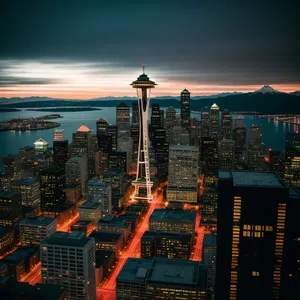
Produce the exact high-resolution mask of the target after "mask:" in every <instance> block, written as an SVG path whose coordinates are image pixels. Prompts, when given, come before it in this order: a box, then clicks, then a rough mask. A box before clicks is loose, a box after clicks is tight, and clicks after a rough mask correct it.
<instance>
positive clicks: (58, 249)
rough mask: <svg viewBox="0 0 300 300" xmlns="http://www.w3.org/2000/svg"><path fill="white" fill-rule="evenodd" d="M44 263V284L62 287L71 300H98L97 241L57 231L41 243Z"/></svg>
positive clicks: (80, 234)
mask: <svg viewBox="0 0 300 300" xmlns="http://www.w3.org/2000/svg"><path fill="white" fill-rule="evenodd" d="M41 263H42V281H43V283H51V284H57V285H62V286H63V287H64V288H65V289H66V291H67V292H68V294H69V296H68V297H69V298H68V299H76V300H92V299H93V300H94V299H96V276H95V264H96V258H95V242H94V239H92V238H89V237H86V236H85V234H84V233H83V232H78V231H74V232H72V233H67V232H60V231H57V232H55V233H54V234H52V235H50V236H48V237H47V238H46V239H45V240H43V241H42V242H41Z"/></svg>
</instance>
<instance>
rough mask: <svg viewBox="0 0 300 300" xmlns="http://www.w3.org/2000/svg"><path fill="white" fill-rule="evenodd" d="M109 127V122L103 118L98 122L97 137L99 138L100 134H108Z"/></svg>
mask: <svg viewBox="0 0 300 300" xmlns="http://www.w3.org/2000/svg"><path fill="white" fill-rule="evenodd" d="M107 126H108V123H107V121H106V120H104V119H103V118H100V119H99V120H98V121H97V122H96V127H97V136H98V135H99V134H107Z"/></svg>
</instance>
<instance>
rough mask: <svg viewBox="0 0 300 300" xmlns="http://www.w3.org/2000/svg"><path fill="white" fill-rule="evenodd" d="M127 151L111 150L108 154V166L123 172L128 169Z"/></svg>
mask: <svg viewBox="0 0 300 300" xmlns="http://www.w3.org/2000/svg"><path fill="white" fill-rule="evenodd" d="M127 153H128V152H126V151H118V150H117V151H112V152H111V153H110V154H109V158H108V168H109V169H120V170H122V171H123V172H124V174H126V173H127V171H128V164H127V159H128V154H127Z"/></svg>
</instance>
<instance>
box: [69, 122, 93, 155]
mask: <svg viewBox="0 0 300 300" xmlns="http://www.w3.org/2000/svg"><path fill="white" fill-rule="evenodd" d="M91 137H92V130H91V129H90V128H88V127H87V126H86V125H84V124H82V125H81V126H80V127H79V128H78V129H77V131H76V133H73V143H74V144H75V145H81V146H83V147H84V148H85V149H86V151H87V153H88V152H89V147H90V143H91Z"/></svg>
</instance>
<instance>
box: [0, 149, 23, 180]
mask: <svg viewBox="0 0 300 300" xmlns="http://www.w3.org/2000/svg"><path fill="white" fill-rule="evenodd" d="M2 166H3V169H4V171H5V173H6V174H8V175H9V176H10V178H11V179H15V180H18V179H21V177H22V169H21V157H20V156H19V155H8V156H3V157H2Z"/></svg>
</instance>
